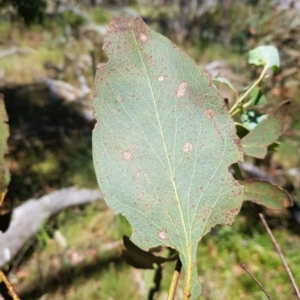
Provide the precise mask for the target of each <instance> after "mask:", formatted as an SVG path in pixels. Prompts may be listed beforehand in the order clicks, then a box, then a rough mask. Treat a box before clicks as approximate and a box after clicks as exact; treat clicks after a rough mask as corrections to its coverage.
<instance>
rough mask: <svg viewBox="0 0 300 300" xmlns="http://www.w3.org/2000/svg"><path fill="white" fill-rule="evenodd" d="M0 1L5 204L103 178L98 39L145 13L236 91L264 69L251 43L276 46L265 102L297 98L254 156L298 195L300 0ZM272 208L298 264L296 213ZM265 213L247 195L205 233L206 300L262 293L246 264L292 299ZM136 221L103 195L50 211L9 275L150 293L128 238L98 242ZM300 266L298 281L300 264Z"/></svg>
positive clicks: (59, 294)
mask: <svg viewBox="0 0 300 300" xmlns="http://www.w3.org/2000/svg"><path fill="white" fill-rule="evenodd" d="M29 5H32V6H31V7H29ZM0 6H1V11H0V13H1V18H0V92H1V93H3V94H4V97H5V103H6V109H7V112H8V116H9V125H10V138H9V154H8V155H7V156H6V160H7V165H8V168H9V170H10V173H11V184H10V186H9V190H8V195H7V197H6V199H5V206H4V208H2V214H4V215H5V214H6V213H7V211H8V210H9V209H10V207H11V206H17V205H20V204H21V203H23V202H24V201H26V200H27V199H29V198H32V197H39V196H41V195H44V194H46V193H49V192H51V191H53V190H56V189H59V188H62V187H66V186H70V185H76V186H81V187H96V180H95V175H94V171H93V165H92V160H91V130H92V128H93V125H94V120H93V118H92V117H91V116H92V114H91V109H90V106H91V101H92V95H93V93H92V90H91V89H92V87H93V80H94V74H95V69H96V68H97V66H99V65H100V64H102V63H105V62H106V61H107V57H106V55H105V54H104V53H103V51H102V49H101V48H102V43H103V37H104V34H105V30H106V25H107V24H108V22H109V21H110V20H111V18H112V17H113V16H116V15H123V16H125V17H133V16H142V17H143V19H144V20H145V21H146V22H147V23H148V24H149V26H150V27H151V28H153V29H155V30H157V31H158V32H160V33H162V34H164V35H166V36H167V37H168V38H170V39H171V40H172V41H174V42H175V43H177V44H178V45H179V46H180V47H181V48H183V49H184V50H185V51H186V52H188V53H189V54H190V56H192V57H193V58H194V59H195V60H196V61H197V63H198V64H199V65H202V66H203V67H205V68H206V70H208V72H209V73H210V74H211V75H212V76H214V77H216V76H222V77H225V78H227V79H229V80H230V81H231V82H232V84H233V85H234V87H235V88H236V89H237V90H240V89H241V88H242V86H245V85H247V84H250V83H251V82H252V81H251V80H252V79H254V78H257V77H258V75H257V74H259V73H258V72H259V71H260V70H258V69H257V68H255V67H253V68H252V67H247V65H246V57H247V52H248V51H249V50H251V49H253V48H255V47H256V46H258V45H262V44H264V45H270V44H272V45H275V46H276V47H277V48H278V49H279V52H280V56H281V57H280V58H281V68H280V70H279V73H278V74H277V75H276V76H275V77H274V78H273V79H272V80H270V81H266V82H265V83H264V84H263V85H262V89H263V92H264V95H265V96H266V98H267V100H268V104H267V106H266V109H267V110H273V109H274V108H275V107H277V106H278V103H279V102H281V101H282V100H293V103H292V108H291V109H290V113H289V118H288V122H287V123H286V127H285V134H284V135H283V136H282V138H281V141H282V144H281V145H280V146H279V148H278V150H277V151H276V152H275V153H273V154H272V155H269V156H268V157H267V158H266V159H265V160H263V161H257V160H252V161H250V162H251V163H255V164H259V165H260V167H261V169H262V170H264V171H266V172H268V174H270V175H272V176H275V177H276V180H277V181H278V182H279V183H280V184H281V185H282V186H287V187H289V188H290V190H291V191H292V193H293V195H294V197H295V199H296V201H298V195H299V188H300V176H299V146H300V145H299V144H300V123H299V117H298V115H299V105H300V103H299V101H300V100H299V99H300V97H299V95H300V89H299V84H300V80H299V79H300V78H299V76H300V75H299V74H300V72H299V68H300V52H299V44H300V34H299V30H300V26H299V25H300V24H299V23H300V12H299V3H298V1H266V0H261V1H230V0H226V1H222V2H219V1H213V0H210V1H208V0H207V1H189V3H188V4H186V1H179V0H178V1H176V0H173V1H171V0H169V1H168V0H165V1H163V0H160V1H155V2H153V3H151V2H149V1H143V0H140V1H138V0H136V1H109V0H106V1H97V0H95V1H60V2H58V1H47V2H44V1H32V2H31V1H16V2H14V1H8V0H2V1H1V2H0ZM82 77H83V78H84V79H85V82H86V85H84V84H83V83H82V79H80V78H82ZM58 82H63V83H68V84H70V85H71V86H65V85H64V86H63V87H62V85H59V84H58ZM86 87H87V88H89V89H90V90H89V91H87V90H86V89H85V88H86ZM218 88H219V91H220V93H221V95H222V96H223V97H224V98H229V101H231V99H232V97H233V95H232V92H231V91H230V89H228V88H226V86H223V85H221V84H220V85H218ZM66 91H67V92H66ZM258 112H260V111H259V109H258ZM266 213H267V215H268V219H269V220H268V221H269V223H270V225H271V227H272V228H273V229H274V233H275V236H276V238H278V241H279V243H280V244H281V245H282V248H283V252H284V254H285V255H286V258H287V260H288V261H289V263H290V265H291V268H292V269H294V270H295V271H296V270H297V266H298V265H299V263H300V254H299V251H298V249H299V246H300V239H299V223H297V222H296V221H295V220H294V219H292V218H291V215H290V213H289V212H288V211H282V212H276V211H275V212H274V211H272V212H271V211H267V212H266ZM257 221H258V220H257V219H256V217H254V213H252V212H251V208H250V207H248V205H247V204H245V205H244V206H243V208H242V212H241V214H240V216H239V217H238V219H237V221H236V222H235V223H234V225H233V226H231V227H226V226H225V227H223V228H216V229H215V230H213V231H212V232H211V233H210V234H209V235H208V236H207V237H205V238H204V240H203V243H202V246H201V247H199V249H198V256H199V260H198V270H199V276H200V280H201V282H202V285H203V289H204V291H203V295H202V298H201V299H264V298H263V297H264V296H263V295H262V294H261V291H260V290H258V289H257V287H256V286H255V284H254V283H253V282H252V280H251V279H250V278H249V277H248V276H247V275H246V274H244V271H243V270H242V269H241V268H240V266H239V263H240V262H245V263H246V264H247V265H248V266H249V267H250V268H251V270H252V271H253V272H254V273H255V275H256V276H257V277H258V278H259V279H260V280H261V281H262V282H263V283H264V284H265V286H266V289H267V290H268V291H269V292H270V293H271V294H272V295H274V296H276V299H287V298H289V299H292V297H293V294H292V289H291V287H290V284H289V282H288V279H287V276H286V274H285V273H284V271H283V268H282V266H281V263H280V261H279V259H278V258H277V255H276V254H275V253H274V251H273V248H272V245H271V243H270V242H269V239H268V238H267V236H266V233H265V232H264V230H263V229H262V227H261V225H260V224H259V222H257ZM57 231H59V232H60V233H61V234H62V235H63V236H64V237H65V238H66V240H67V247H66V248H63V247H61V246H59V243H58V242H57ZM130 231H131V229H130V226H129V225H128V224H127V222H126V220H124V219H123V218H122V217H120V216H114V214H113V213H112V212H111V211H110V210H108V209H107V208H106V207H105V206H104V204H103V203H97V204H96V203H95V204H92V205H91V206H87V207H80V208H75V209H71V210H67V211H65V212H63V213H61V214H59V215H58V216H56V217H54V218H52V219H50V220H49V222H48V223H47V224H45V225H44V227H43V228H41V230H40V232H39V234H38V236H37V238H36V239H34V240H32V241H29V242H28V244H27V245H25V247H24V250H23V251H22V253H20V255H19V256H18V257H17V258H16V259H15V260H14V261H13V263H12V265H11V266H10V278H11V280H12V281H13V283H15V285H16V287H17V289H18V291H19V293H20V295H21V297H22V299H39V298H41V297H43V299H48V298H49V299H82V298H83V297H84V298H86V299H146V298H147V297H148V290H149V288H150V287H151V286H152V285H153V276H154V271H153V270H146V271H141V270H135V269H133V268H131V267H128V266H127V265H126V264H125V263H124V261H123V260H121V259H120V258H119V248H114V249H115V250H114V251H115V252H114V251H113V250H111V251H106V252H103V251H102V250H103V249H102V248H101V247H104V246H105V245H111V246H112V243H114V242H116V241H120V240H121V238H122V235H123V234H127V235H130V233H131V232H130ZM100 248H101V249H100ZM97 249H98V250H97ZM99 249H100V250H99ZM99 253H100V254H99ZM98 254H99V255H98ZM78 262H80V264H79V265H78V264H77V263H78ZM172 268H173V267H172V266H167V267H165V268H164V269H163V275H164V280H163V282H162V287H161V291H160V292H159V293H158V294H157V296H156V299H163V298H164V297H165V295H166V291H167V288H168V284H169V281H170V270H171V269H172ZM53 270H54V271H53ZM294 273H295V276H296V280H297V281H298V282H300V277H299V276H300V275H299V272H294ZM128 274H129V275H128ZM112 279H113V280H112ZM180 291H182V290H180V289H179V291H178V293H179V294H180ZM178 297H179V299H180V295H178Z"/></svg>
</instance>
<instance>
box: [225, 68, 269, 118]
mask: <svg viewBox="0 0 300 300" xmlns="http://www.w3.org/2000/svg"><path fill="white" fill-rule="evenodd" d="M267 70H268V68H266V67H264V68H263V70H262V72H261V74H260V76H259V78H258V79H257V80H256V81H255V82H254V83H253V84H252V85H251V87H250V88H249V89H248V90H247V91H246V92H245V93H244V94H243V95H242V96H241V97H240V99H238V101H236V102H235V104H234V105H233V106H232V107H231V109H230V110H229V113H230V115H231V116H234V115H235V114H236V113H237V112H238V110H236V108H237V107H238V106H239V105H240V104H241V103H242V102H243V101H244V99H245V98H246V97H247V96H248V95H249V94H250V92H251V91H252V90H253V89H254V88H255V87H256V86H257V85H258V84H259V83H260V82H261V81H262V80H263V79H264V77H265V75H266V73H267ZM246 106H248V105H246Z"/></svg>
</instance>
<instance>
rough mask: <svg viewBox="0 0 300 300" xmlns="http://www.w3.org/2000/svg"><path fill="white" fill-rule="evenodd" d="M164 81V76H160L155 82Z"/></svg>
mask: <svg viewBox="0 0 300 300" xmlns="http://www.w3.org/2000/svg"><path fill="white" fill-rule="evenodd" d="M164 79H165V76H163V75H161V76H158V78H157V80H158V81H163V80H164Z"/></svg>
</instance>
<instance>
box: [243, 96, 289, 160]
mask: <svg viewBox="0 0 300 300" xmlns="http://www.w3.org/2000/svg"><path fill="white" fill-rule="evenodd" d="M290 103H291V102H290V101H286V102H284V103H283V104H282V105H281V106H280V107H279V108H278V109H276V110H275V111H274V113H273V114H270V115H268V116H267V118H265V119H264V120H263V121H262V122H261V123H259V124H258V125H257V126H256V127H255V128H254V129H253V130H252V131H250V132H249V133H248V134H247V135H246V136H245V137H243V138H242V146H243V150H244V153H245V155H249V156H253V157H256V158H264V157H265V156H266V154H267V149H268V146H269V145H271V144H273V143H274V142H275V141H276V140H277V139H278V137H279V136H280V135H281V133H282V128H283V125H284V120H285V116H286V113H287V109H288V107H289V105H290Z"/></svg>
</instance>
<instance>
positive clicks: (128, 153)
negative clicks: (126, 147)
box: [123, 151, 133, 160]
mask: <svg viewBox="0 0 300 300" xmlns="http://www.w3.org/2000/svg"><path fill="white" fill-rule="evenodd" d="M123 157H124V159H125V160H132V159H133V157H132V154H131V152H130V151H125V152H124V154H123Z"/></svg>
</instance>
